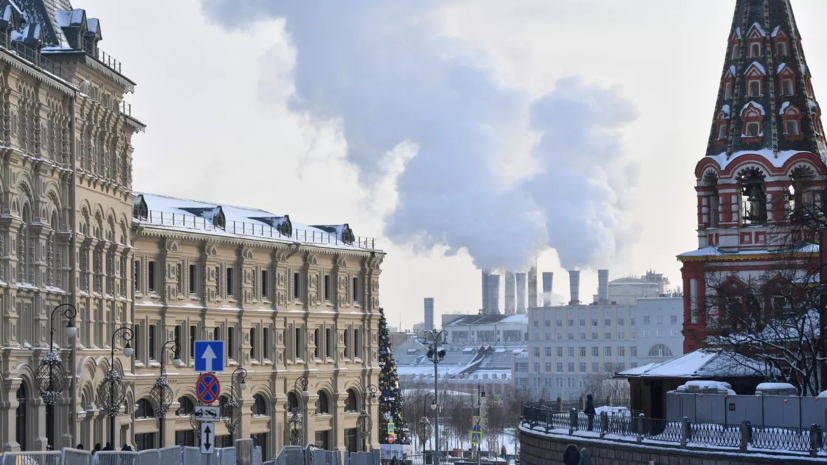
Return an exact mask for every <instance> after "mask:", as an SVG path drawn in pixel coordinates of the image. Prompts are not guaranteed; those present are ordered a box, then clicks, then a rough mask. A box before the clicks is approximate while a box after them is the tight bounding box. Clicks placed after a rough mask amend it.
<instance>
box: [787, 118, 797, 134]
mask: <svg viewBox="0 0 827 465" xmlns="http://www.w3.org/2000/svg"><path fill="white" fill-rule="evenodd" d="M784 131H785V132H784V133H785V134H787V135H788V136H798V135H800V132H799V128H798V121H796V120H787V121H784Z"/></svg>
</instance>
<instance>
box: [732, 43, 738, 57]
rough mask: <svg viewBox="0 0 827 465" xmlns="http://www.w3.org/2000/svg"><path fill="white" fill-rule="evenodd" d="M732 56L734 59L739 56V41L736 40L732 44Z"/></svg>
mask: <svg viewBox="0 0 827 465" xmlns="http://www.w3.org/2000/svg"><path fill="white" fill-rule="evenodd" d="M731 57H732V59H733V60H734V59H736V58H738V42H735V43H734V44H732V55H731Z"/></svg>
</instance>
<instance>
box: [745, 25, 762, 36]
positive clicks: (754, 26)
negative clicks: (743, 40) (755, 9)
mask: <svg viewBox="0 0 827 465" xmlns="http://www.w3.org/2000/svg"><path fill="white" fill-rule="evenodd" d="M753 28H755V29H757V30H758V33H759V34H761V37H767V33H766V32H764V28H763V27H761V25H760V24H758V23H752V26H750V28H749V30H750V31H752V29H753ZM747 35H749V32H747Z"/></svg>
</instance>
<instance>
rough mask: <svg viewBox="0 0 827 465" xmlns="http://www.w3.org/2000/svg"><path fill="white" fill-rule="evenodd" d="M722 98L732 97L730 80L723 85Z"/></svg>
mask: <svg viewBox="0 0 827 465" xmlns="http://www.w3.org/2000/svg"><path fill="white" fill-rule="evenodd" d="M724 98H725V99H726V100H729V99H731V98H732V83H731V82H727V83H726V85H725V86H724Z"/></svg>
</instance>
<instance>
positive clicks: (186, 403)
mask: <svg viewBox="0 0 827 465" xmlns="http://www.w3.org/2000/svg"><path fill="white" fill-rule="evenodd" d="M178 405H179V407H178V410H177V411H176V412H175V414H176V415H178V416H179V417H185V416H187V415H189V414H191V413H192V412H193V411H194V410H195V403H194V402H193V401H192V400H191V399H190V398H189V397H186V396H184V397H179V398H178Z"/></svg>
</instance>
